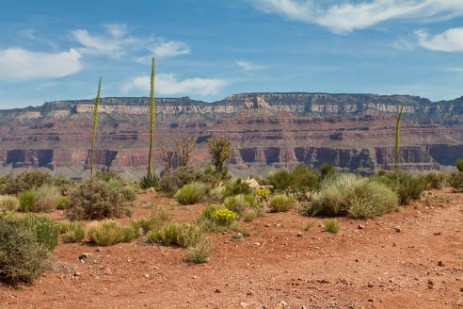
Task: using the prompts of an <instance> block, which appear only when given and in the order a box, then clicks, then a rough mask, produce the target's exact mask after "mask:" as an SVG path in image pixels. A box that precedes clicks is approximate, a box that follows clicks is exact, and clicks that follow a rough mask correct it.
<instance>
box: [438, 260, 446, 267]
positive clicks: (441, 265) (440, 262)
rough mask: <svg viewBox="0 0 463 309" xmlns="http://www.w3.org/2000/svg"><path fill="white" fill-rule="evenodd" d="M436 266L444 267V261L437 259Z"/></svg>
mask: <svg viewBox="0 0 463 309" xmlns="http://www.w3.org/2000/svg"><path fill="white" fill-rule="evenodd" d="M437 266H440V267H444V266H445V263H444V262H442V261H439V262H437Z"/></svg>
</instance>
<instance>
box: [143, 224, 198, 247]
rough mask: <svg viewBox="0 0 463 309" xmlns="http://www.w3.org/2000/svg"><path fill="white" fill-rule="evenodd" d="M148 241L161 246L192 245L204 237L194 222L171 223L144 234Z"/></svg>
mask: <svg viewBox="0 0 463 309" xmlns="http://www.w3.org/2000/svg"><path fill="white" fill-rule="evenodd" d="M146 237H147V238H148V241H150V242H152V243H157V244H161V245H163V246H173V245H176V246H181V247H194V246H196V245H197V244H199V243H200V242H201V241H202V240H203V239H204V232H203V230H202V229H201V227H199V226H198V225H195V224H177V223H171V224H168V225H165V226H163V227H162V228H160V229H159V230H154V231H150V232H148V233H147V234H146Z"/></svg>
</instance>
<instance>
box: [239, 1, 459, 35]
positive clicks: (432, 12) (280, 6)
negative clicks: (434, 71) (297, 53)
mask: <svg viewBox="0 0 463 309" xmlns="http://www.w3.org/2000/svg"><path fill="white" fill-rule="evenodd" d="M248 1H249V2H250V3H251V4H253V5H254V6H255V7H256V8H257V9H259V10H261V11H263V12H266V13H276V14H279V15H282V16H284V17H286V18H289V19H293V20H299V21H302V22H305V23H311V24H317V25H320V26H323V27H326V28H328V29H330V30H331V31H332V32H334V33H349V32H352V31H355V30H358V29H365V28H369V27H371V26H373V25H376V24H378V23H381V22H384V21H388V20H393V19H396V20H399V19H432V18H450V17H453V16H460V15H463V1H461V0H371V1H363V2H358V1H356V2H353V1H352V2H351V1H349V2H342V3H340V4H331V5H326V4H325V5H322V4H316V1H314V0H248ZM319 2H321V1H319ZM330 2H332V1H330Z"/></svg>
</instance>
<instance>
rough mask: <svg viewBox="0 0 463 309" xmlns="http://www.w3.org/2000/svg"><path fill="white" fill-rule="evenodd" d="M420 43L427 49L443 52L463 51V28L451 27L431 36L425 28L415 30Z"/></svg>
mask: <svg viewBox="0 0 463 309" xmlns="http://www.w3.org/2000/svg"><path fill="white" fill-rule="evenodd" d="M415 35H416V37H417V39H418V43H419V44H420V45H421V46H422V47H424V48H427V49H430V50H434V51H443V52H463V28H451V29H448V30H446V31H444V32H442V33H439V34H436V35H434V36H430V35H429V33H428V32H427V31H425V30H417V31H415Z"/></svg>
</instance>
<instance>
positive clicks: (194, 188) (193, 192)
mask: <svg viewBox="0 0 463 309" xmlns="http://www.w3.org/2000/svg"><path fill="white" fill-rule="evenodd" d="M206 193H207V187H206V185H205V184H204V183H201V182H192V183H189V184H187V185H184V186H183V187H182V188H180V189H179V190H178V191H177V193H175V199H176V200H177V202H179V203H180V204H182V205H190V204H195V203H198V202H200V201H201V200H202V199H203V198H204V197H205V196H206Z"/></svg>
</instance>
